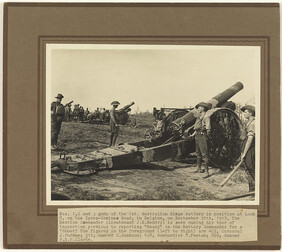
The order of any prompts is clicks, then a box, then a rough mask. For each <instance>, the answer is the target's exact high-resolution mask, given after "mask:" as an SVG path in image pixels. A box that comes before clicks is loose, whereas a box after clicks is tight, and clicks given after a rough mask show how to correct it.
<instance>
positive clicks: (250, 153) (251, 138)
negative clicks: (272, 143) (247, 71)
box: [241, 105, 255, 192]
mask: <svg viewBox="0 0 282 252" xmlns="http://www.w3.org/2000/svg"><path fill="white" fill-rule="evenodd" d="M241 110H242V111H243V113H244V114H243V115H244V117H245V118H246V126H245V129H246V130H245V135H244V136H243V138H244V141H243V145H242V153H241V160H243V162H244V164H245V170H246V174H247V179H248V182H249V191H250V192H252V191H254V190H255V107H254V106H251V105H246V106H244V107H243V108H242V109H241Z"/></svg>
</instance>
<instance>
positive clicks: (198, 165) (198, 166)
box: [195, 159, 202, 173]
mask: <svg viewBox="0 0 282 252" xmlns="http://www.w3.org/2000/svg"><path fill="white" fill-rule="evenodd" d="M201 165H202V162H201V160H198V159H197V170H196V171H195V172H198V173H200V172H202V170H201Z"/></svg>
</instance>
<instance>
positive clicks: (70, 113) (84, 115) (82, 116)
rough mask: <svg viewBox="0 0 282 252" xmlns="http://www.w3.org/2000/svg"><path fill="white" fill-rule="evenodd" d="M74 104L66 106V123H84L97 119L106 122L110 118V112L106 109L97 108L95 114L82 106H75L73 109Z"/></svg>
mask: <svg viewBox="0 0 282 252" xmlns="http://www.w3.org/2000/svg"><path fill="white" fill-rule="evenodd" d="M71 103H72V102H70V103H68V104H66V105H65V121H66V122H71V121H74V122H83V121H87V120H92V119H97V120H101V121H102V122H106V121H107V119H108V118H109V110H106V109H105V108H97V109H96V110H95V111H94V112H93V113H91V112H90V111H89V109H88V108H86V109H85V108H84V107H83V106H81V105H80V104H75V105H74V108H73V109H72V107H71V106H72V105H71Z"/></svg>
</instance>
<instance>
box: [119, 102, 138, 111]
mask: <svg viewBox="0 0 282 252" xmlns="http://www.w3.org/2000/svg"><path fill="white" fill-rule="evenodd" d="M134 104H135V103H134V102H131V103H130V104H128V105H126V106H124V107H122V108H121V109H119V110H123V111H126V112H129V111H130V110H129V108H130V107H131V106H133V105H134Z"/></svg>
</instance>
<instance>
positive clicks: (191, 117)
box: [173, 82, 244, 129]
mask: <svg viewBox="0 0 282 252" xmlns="http://www.w3.org/2000/svg"><path fill="white" fill-rule="evenodd" d="M243 87H244V86H243V84H242V83H241V82H237V83H236V84H234V85H233V86H231V87H230V88H227V89H226V90H225V91H223V92H221V93H219V94H218V95H216V96H215V97H213V98H212V99H211V100H209V101H208V102H207V103H208V104H209V106H210V108H216V107H220V106H221V105H222V104H224V103H225V102H227V101H228V100H229V99H230V98H231V97H232V96H234V95H235V94H237V93H238V92H239V91H240V90H242V89H243ZM197 113H198V112H197V110H196V109H193V110H191V111H190V112H188V113H187V114H185V115H184V116H183V117H181V118H178V119H176V120H175V121H173V124H174V125H180V124H182V125H183V127H184V129H185V128H186V129H187V128H189V127H191V126H192V125H193V124H194V123H195V121H196V115H197Z"/></svg>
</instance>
